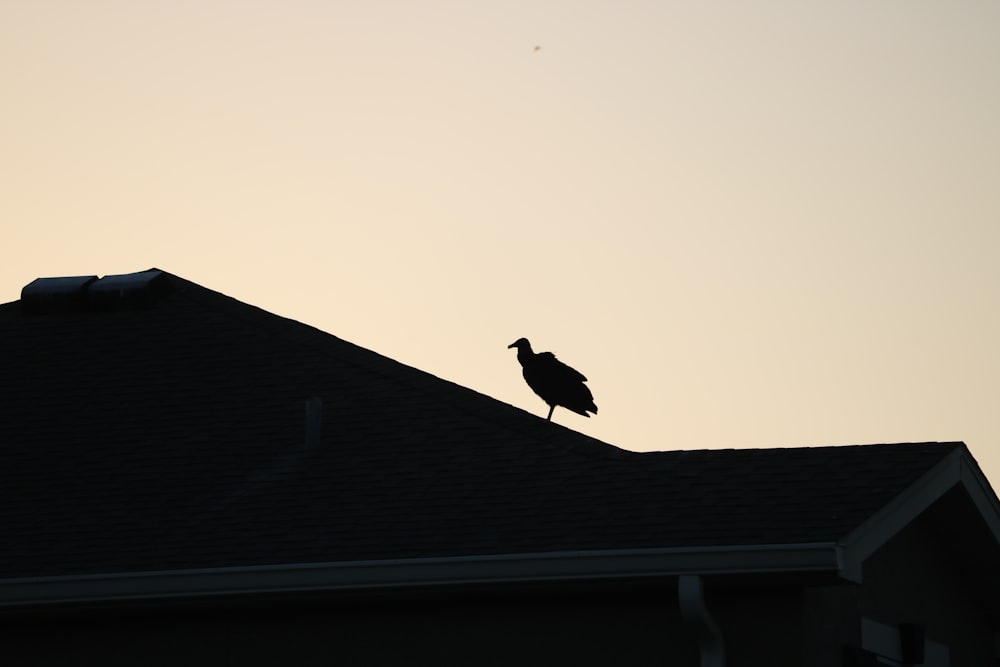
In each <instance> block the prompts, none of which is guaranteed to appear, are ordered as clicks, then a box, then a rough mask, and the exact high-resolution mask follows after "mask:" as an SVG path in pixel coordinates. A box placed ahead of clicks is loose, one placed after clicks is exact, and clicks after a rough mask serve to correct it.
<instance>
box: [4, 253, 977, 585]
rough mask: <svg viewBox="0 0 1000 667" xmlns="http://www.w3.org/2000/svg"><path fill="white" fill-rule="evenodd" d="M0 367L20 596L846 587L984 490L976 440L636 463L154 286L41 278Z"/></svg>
mask: <svg viewBox="0 0 1000 667" xmlns="http://www.w3.org/2000/svg"><path fill="white" fill-rule="evenodd" d="M501 342H502V341H501ZM502 347H503V346H502V345H500V348H502ZM0 349H2V350H3V353H2V355H0V357H2V358H0V377H2V378H3V382H2V384H0V441H2V445H0V457H2V463H0V534H2V535H4V540H5V544H4V548H3V549H0V580H7V581H8V582H14V583H17V582H22V583H23V582H32V581H42V580H44V579H46V578H53V577H87V576H96V575H101V576H104V575H108V574H109V573H110V574H114V575H115V576H126V575H129V574H137V573H149V572H160V573H163V572H180V571H184V572H193V571H201V572H204V571H210V570H211V571H214V570H218V571H223V570H225V571H236V570H239V571H252V570H253V568H258V569H267V568H277V567H281V568H286V569H287V568H308V567H314V566H315V564H318V563H322V564H340V565H343V564H355V565H358V564H365V563H369V564H370V563H376V562H378V563H403V562H407V563H418V562H424V563H431V562H435V563H451V564H452V565H455V564H461V563H469V562H472V561H473V560H476V559H479V560H481V561H483V560H484V559H485V561H490V562H493V563H505V562H513V561H515V560H517V559H521V560H522V561H523V559H524V558H529V555H530V558H532V559H534V561H533V562H536V563H543V562H549V561H548V560H546V559H551V558H556V557H558V558H563V557H564V556H565V555H567V554H576V555H580V556H581V557H582V556H583V555H590V556H592V557H594V558H597V557H601V558H607V557H610V556H611V555H621V554H632V555H646V556H650V557H652V556H657V557H658V558H659V560H657V561H656V562H657V563H660V564H661V565H662V563H664V562H666V561H664V560H663V559H664V558H666V557H667V556H670V557H671V558H674V561H672V562H675V563H679V562H681V561H678V560H676V559H677V558H682V557H683V556H684V555H685V554H687V555H691V556H692V557H693V556H697V558H698V561H697V562H698V563H700V566H701V567H705V566H706V563H709V564H710V563H711V562H712V560H711V557H710V556H711V554H716V555H720V554H722V555H725V554H729V555H732V554H734V553H736V554H743V555H744V556H746V555H747V554H751V555H752V554H754V553H758V552H759V553H765V552H766V553H770V554H782V555H780V558H781V559H783V562H784V561H787V562H788V563H798V564H799V565H800V566H801V567H803V568H808V567H814V566H815V567H817V568H818V567H819V565H816V563H819V562H820V561H822V563H823V564H824V565H823V566H824V567H841V568H843V567H844V563H843V561H844V557H843V553H842V549H843V548H844V545H847V544H851V543H852V541H853V543H860V542H863V541H864V540H865V539H866V538H865V535H866V534H867V533H866V526H867V527H870V526H872V525H874V523H878V522H880V521H881V522H885V521H889V522H892V521H895V522H896V523H899V522H905V521H909V520H910V519H912V518H913V515H914V514H915V513H917V512H919V511H922V509H923V508H925V507H926V506H927V504H928V503H930V502H932V501H933V500H934V499H935V498H937V497H939V496H940V495H941V494H943V493H945V492H946V491H947V490H948V489H949V488H951V487H953V486H954V485H955V484H957V483H958V481H957V480H960V479H962V476H963V475H965V479H968V478H969V475H970V474H971V475H972V476H973V477H974V478H975V479H976V480H980V481H979V484H980V486H982V485H984V484H985V480H984V478H982V475H981V473H980V472H978V468H976V466H975V463H974V462H973V461H972V459H971V456H969V454H968V451H967V450H966V448H965V446H964V445H963V444H961V443H943V444H939V443H923V444H898V445H878V446H847V447H815V448H795V449H760V450H714V451H662V452H651V453H635V452H629V451H625V450H622V449H619V448H617V447H614V446H612V445H609V444H606V443H603V442H600V441H598V440H595V439H593V438H590V437H587V436H585V435H582V434H580V433H576V432H574V431H572V430H569V429H567V428H564V427H562V426H560V425H558V424H554V423H551V422H547V421H545V420H544V419H541V418H538V417H536V416H534V415H532V414H529V413H527V412H524V411H522V410H520V409H517V408H515V407H512V406H510V405H507V404H505V403H502V402H500V401H497V400H495V399H493V398H490V397H488V396H485V395H482V394H479V393H477V392H475V391H472V390H470V389H467V388H464V387H461V386H458V385H455V384H453V383H451V382H448V381H445V380H442V379H440V378H437V377H434V376H432V375H429V374H427V373H425V372H422V371H420V370H417V369H414V368H411V367H408V366H406V365H403V364H400V363H397V362H395V361H393V360H391V359H388V358H386V357H384V356H381V355H379V354H377V353H375V352H372V351H369V350H366V349H364V348H361V347H359V346H357V345H354V344H352V343H349V342H347V341H344V340H341V339H339V338H337V337H336V336H333V335H330V334H328V333H325V332H323V331H319V330H317V329H315V328H313V327H310V326H307V325H304V324H301V323H299V322H295V321H292V320H288V319H285V318H282V317H279V316H276V315H273V314H271V313H268V312H265V311H263V310H260V309H258V308H255V307H253V306H250V305H247V304H244V303H241V302H239V301H237V300H235V299H232V298H229V297H227V296H224V295H222V294H219V293H217V292H214V291H211V290H209V289H206V288H204V287H201V286H199V285H196V284H194V283H192V282H189V281H187V280H183V279H181V278H179V277H177V276H174V275H170V274H168V273H165V272H161V271H159V270H156V269H151V270H149V271H146V272H141V273H137V274H128V275H125V276H109V277H106V278H103V279H100V280H99V279H97V278H96V277H95V276H85V277H80V278H64V279H50V280H48V281H46V280H38V281H35V282H33V283H31V284H30V285H28V286H27V287H25V289H24V291H23V292H22V299H21V300H20V301H19V302H13V303H8V304H4V305H0ZM311 397H319V398H320V399H322V406H323V408H322V415H323V420H322V428H321V431H320V430H316V431H315V433H316V435H315V436H314V437H313V438H311V439H307V438H306V435H305V433H306V426H305V412H306V410H305V405H306V401H307V400H308V399H310V398H311ZM311 440H314V441H311ZM665 444H669V445H672V444H674V443H665ZM970 471H971V473H970ZM928 489H931V491H928ZM928 494H929V495H928ZM981 495H982V498H985V500H982V501H981V504H982V503H983V502H985V503H987V504H988V505H989V507H990V508H993V509H992V510H989V511H994V510H995V503H996V498H995V496H994V495H993V494H992V490H990V489H989V487H988V484H986V485H985V489H984V490H983V491H982V494H981ZM907 499H910V500H907ZM907 503H909V505H907ZM904 506H906V507H909V508H910V509H908V510H907V511H905V512H902V513H900V512H899V508H900V507H904ZM887 508H888V509H887ZM890 510H891V511H890ZM873 522H874V523H873ZM880 539H881V538H880ZM873 544H874V543H873ZM866 548H867V549H868V550H869V551H870V549H871V548H874V546H869V547H866ZM821 552H822V553H821ZM795 554H798V555H795ZM719 557H720V558H721V556H719ZM747 557H748V556H747ZM748 558H749V557H748ZM730 560H731V559H730ZM751 560H752V559H751ZM485 561H484V562H485ZM723 561H725V559H722V560H718V561H717V562H718V563H719V565H718V567H720V568H723V567H733V566H732V565H728V566H727V565H725V564H724V563H723ZM725 562H726V563H729V562H730V561H725ZM748 562H749V561H748ZM522 564H523V563H522ZM764 566H765V565H761V567H764ZM331 567H332V565H331ZM658 567H659V566H658ZM748 567H750V566H749V565H748Z"/></svg>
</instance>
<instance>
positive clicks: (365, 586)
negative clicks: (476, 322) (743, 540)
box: [0, 543, 842, 608]
mask: <svg viewBox="0 0 1000 667" xmlns="http://www.w3.org/2000/svg"><path fill="white" fill-rule="evenodd" d="M841 567H842V554H841V550H840V548H839V547H838V545H836V544H834V543H811V544H778V545H750V546H732V547H726V546H723V547H704V548H678V549H637V550H614V551H571V552H553V553H536V554H510V555H500V556H467V557H454V558H422V559H402V560H376V561H353V562H340V563H311V564H293V565H268V566H254V567H234V568H212V569H192V570H164V571H156V572H137V573H114V574H98V575H83V576H67V577H26V578H17V579H6V580H0V608H3V607H7V608H10V607H17V606H28V605H50V604H73V603H85V602H86V603H92V602H114V601H130V600H131V601H152V600H170V599H181V598H197V597H222V596H240V595H260V594H264V595H267V594H283V593H303V592H318V591H352V590H354V591H362V590H379V589H381V590H388V589H411V588H421V587H443V586H459V585H476V584H510V583H529V582H560V581H562V582H568V581H593V580H601V579H604V580H607V579H634V578H643V577H672V576H680V575H686V574H698V575H711V574H764V573H794V572H831V573H837V572H838V571H839V570H840V569H841Z"/></svg>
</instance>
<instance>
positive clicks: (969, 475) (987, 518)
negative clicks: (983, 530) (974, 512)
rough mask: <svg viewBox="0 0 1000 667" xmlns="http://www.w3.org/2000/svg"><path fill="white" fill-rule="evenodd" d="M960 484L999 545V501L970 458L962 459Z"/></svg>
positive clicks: (964, 457)
mask: <svg viewBox="0 0 1000 667" xmlns="http://www.w3.org/2000/svg"><path fill="white" fill-rule="evenodd" d="M959 475H960V476H961V480H962V484H963V486H964V487H965V490H966V491H967V492H968V493H969V497H970V498H972V502H973V503H974V504H975V506H976V509H978V510H979V513H980V515H982V517H983V521H984V522H985V523H986V526H987V528H988V529H989V530H990V533H992V535H993V539H994V540H996V541H997V544H1000V500H998V499H997V494H996V492H994V490H993V487H992V486H991V485H990V482H989V480H988V479H986V476H985V475H984V474H983V472H982V470H980V468H979V466H978V465H976V462H975V461H974V460H973V459H972V458H971V457H970V456H963V457H962V465H961V468H960V470H959Z"/></svg>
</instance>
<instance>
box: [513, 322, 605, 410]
mask: <svg viewBox="0 0 1000 667" xmlns="http://www.w3.org/2000/svg"><path fill="white" fill-rule="evenodd" d="M512 347H516V348H517V360H518V362H519V363H520V364H521V373H522V375H524V381H525V382H527V383H528V386H529V387H531V390H532V391H533V392H535V393H536V394H538V395H539V396H540V397H541V399H542V400H543V401H545V402H546V403H548V404H549V416H548V417H546V419H547V420H549V421H552V412H553V411H554V410H555V409H556V406H557V405H561V406H562V407H564V408H566V409H567V410H572V411H573V412H575V413H577V414H578V415H583V416H584V417H590V415H588V414H587V413H588V412H593V413H594V414H595V415H596V414H597V406H596V405H595V404H594V396H593V394H591V393H590V389H589V388H588V387H587V385H585V384H584V382H586V381H587V378H586V377H584V375H583V373H581V372H579V371H577V370H575V369H573V368H570V367H569V366H567V365H566V364H564V363H563V362H561V361H559V360H558V359H556V355H554V354H552V353H551V352H538V353H535V352H533V351H532V349H531V343H529V342H528V339H527V338H518V339H517V340H516V341H514V342H513V343H511V344H510V345H508V346H507V349H508V350H509V349H510V348H512Z"/></svg>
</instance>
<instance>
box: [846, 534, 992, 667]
mask: <svg viewBox="0 0 1000 667" xmlns="http://www.w3.org/2000/svg"><path fill="white" fill-rule="evenodd" d="M954 551H956V549H955V545H950V544H942V543H941V541H940V540H938V539H936V538H935V534H934V532H932V531H931V530H930V527H929V526H928V525H927V523H926V522H923V521H918V522H916V523H915V525H913V526H910V527H909V528H907V529H906V530H904V531H903V532H901V533H900V534H899V535H897V536H896V537H894V538H893V539H892V540H891V541H890V542H889V543H888V544H886V546H885V547H883V548H882V549H881V550H879V551H878V552H877V553H875V554H874V555H873V556H872V557H871V558H870V559H869V560H868V561H867V562H866V563H865V566H864V583H863V585H862V586H861V587H860V589H859V610H860V613H861V614H862V615H863V616H865V617H867V618H870V619H871V620H873V621H875V622H877V623H881V624H885V625H890V626H896V625H898V624H900V623H918V624H920V625H922V626H924V628H925V632H926V637H927V639H928V640H930V641H933V642H936V643H939V644H943V645H944V646H946V647H947V648H948V653H949V656H950V667H973V666H974V665H992V664H996V654H995V648H994V637H995V635H996V632H997V625H996V619H994V618H993V617H992V614H990V613H989V612H988V611H987V610H986V609H985V608H984V606H983V605H982V603H981V601H979V600H978V599H977V598H976V596H975V594H974V592H975V591H976V587H977V586H978V585H979V583H978V582H977V581H976V580H975V578H974V577H975V575H974V574H973V573H971V572H966V571H964V570H963V568H962V565H963V561H964V560H965V558H964V557H963V556H962V554H960V553H953V552H954Z"/></svg>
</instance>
